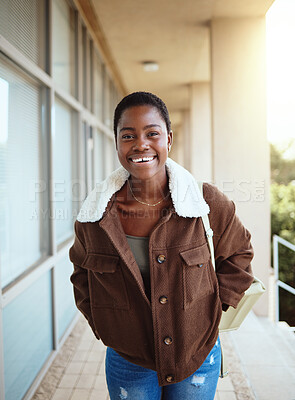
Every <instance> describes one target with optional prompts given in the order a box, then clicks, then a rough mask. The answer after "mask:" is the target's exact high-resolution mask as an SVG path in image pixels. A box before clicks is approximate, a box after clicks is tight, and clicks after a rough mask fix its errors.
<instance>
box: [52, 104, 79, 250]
mask: <svg viewBox="0 0 295 400" xmlns="http://www.w3.org/2000/svg"><path fill="white" fill-rule="evenodd" d="M76 125H77V124H76V115H75V113H74V111H73V110H72V109H71V108H70V107H69V106H68V105H67V104H65V103H64V102H62V101H61V100H60V99H59V98H57V97H56V98H55V131H54V138H53V143H54V144H53V153H54V154H53V166H54V176H53V192H54V198H53V201H54V211H53V215H54V222H55V232H56V241H57V244H61V243H62V242H63V241H65V240H66V239H68V238H69V237H71V236H72V234H73V217H74V215H75V210H74V208H73V199H72V197H73V196H72V189H73V185H74V182H75V178H76V176H75V175H76V174H75V168H74V164H77V157H75V154H76V153H75V149H76V145H75V140H74V136H75V131H74V127H75V126H76Z"/></svg>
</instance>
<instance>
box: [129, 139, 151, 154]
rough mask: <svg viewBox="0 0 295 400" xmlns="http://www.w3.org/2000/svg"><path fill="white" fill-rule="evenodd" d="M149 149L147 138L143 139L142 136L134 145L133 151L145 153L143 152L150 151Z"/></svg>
mask: <svg viewBox="0 0 295 400" xmlns="http://www.w3.org/2000/svg"><path fill="white" fill-rule="evenodd" d="M149 147H150V146H149V143H148V140H147V139H146V138H145V137H141V136H139V137H138V138H137V139H136V141H135V143H134V145H133V149H134V150H137V151H143V150H146V149H149Z"/></svg>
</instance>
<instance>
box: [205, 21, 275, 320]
mask: <svg viewBox="0 0 295 400" xmlns="http://www.w3.org/2000/svg"><path fill="white" fill-rule="evenodd" d="M265 75H266V61H265V19H264V18H241V19H217V20H213V21H212V24H211V79H212V113H213V119H212V121H213V124H212V129H213V177H214V181H215V182H216V184H217V185H218V187H220V189H221V190H222V191H223V192H224V193H225V194H227V195H228V196H229V197H230V198H232V199H233V200H234V201H235V203H236V206H237V213H238V215H239V216H240V218H241V220H242V221H243V223H244V225H245V226H246V227H247V228H248V229H249V231H250V232H251V234H252V243H253V247H254V251H255V258H254V260H253V263H252V265H253V270H254V273H255V275H257V276H258V277H260V278H261V279H262V280H263V282H264V283H265V284H266V285H267V284H268V278H269V272H268V271H269V266H270V201H269V185H270V161H269V146H268V142H267V133H266V82H265V80H266V79H265ZM267 304H268V296H267V294H266V295H264V296H262V298H261V300H260V301H259V302H258V304H257V307H256V308H255V311H256V313H258V314H260V315H267Z"/></svg>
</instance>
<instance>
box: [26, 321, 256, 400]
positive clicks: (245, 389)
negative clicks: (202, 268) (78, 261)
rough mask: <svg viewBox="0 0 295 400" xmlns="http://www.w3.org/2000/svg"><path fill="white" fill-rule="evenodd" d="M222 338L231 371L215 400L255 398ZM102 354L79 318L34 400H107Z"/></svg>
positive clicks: (223, 336)
mask: <svg viewBox="0 0 295 400" xmlns="http://www.w3.org/2000/svg"><path fill="white" fill-rule="evenodd" d="M221 340H222V344H223V347H224V351H225V352H226V354H227V363H228V367H229V370H230V371H231V373H230V375H228V376H227V377H225V378H223V379H219V383H218V388H217V394H216V397H215V400H254V399H255V397H254V395H253V392H252V390H251V388H250V386H249V384H248V382H247V379H246V378H245V375H244V373H243V370H242V366H241V364H240V361H239V358H238V356H237V355H236V352H235V351H234V349H233V347H232V344H231V343H230V340H229V336H228V335H227V334H223V335H221ZM104 355H105V347H104V345H103V344H102V343H101V341H97V340H96V339H95V338H94V336H93V334H92V332H91V330H90V328H89V327H88V324H87V322H86V320H84V318H83V317H81V318H80V319H79V321H78V323H77V325H76V326H75V328H74V330H73V331H72V333H71V334H70V336H69V337H68V339H67V340H66V342H65V343H64V345H63V347H62V349H61V351H60V353H59V354H58V355H57V357H56V358H55V360H54V362H53V364H52V366H51V367H50V369H49V371H48V372H47V374H46V375H45V377H44V379H43V381H42V382H41V385H40V386H39V388H38V389H37V391H36V393H35V395H34V396H33V400H109V396H108V394H107V388H106V383H105V375H104ZM138 400H140V399H138Z"/></svg>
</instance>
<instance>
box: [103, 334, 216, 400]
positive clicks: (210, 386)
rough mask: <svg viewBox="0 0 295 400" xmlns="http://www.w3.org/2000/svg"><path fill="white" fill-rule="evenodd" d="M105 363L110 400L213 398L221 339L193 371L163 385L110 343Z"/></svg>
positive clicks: (153, 373)
mask: <svg viewBox="0 0 295 400" xmlns="http://www.w3.org/2000/svg"><path fill="white" fill-rule="evenodd" d="M105 366H106V379H107V386H108V390H109V394H110V399H111V400H125V399H126V400H160V399H163V400H180V399H181V400H213V399H214V396H215V392H216V387H217V381H218V377H219V373H220V366H221V349H220V341H219V338H218V339H217V341H216V343H215V345H214V347H213V348H212V350H211V351H210V353H209V354H208V356H207V358H206V360H205V361H204V363H203V364H202V365H201V367H200V368H199V369H198V370H197V371H196V372H194V373H193V374H192V375H191V376H189V377H188V378H186V379H185V380H183V381H181V382H178V383H173V384H171V385H168V386H164V387H160V386H159V384H158V378H157V373H156V372H155V371H153V370H151V369H147V368H143V367H140V366H138V365H135V364H132V363H130V362H129V361H127V360H125V359H124V358H123V357H121V356H120V355H119V354H118V353H116V352H115V351H114V350H113V349H111V348H109V347H108V348H107V353H106V365H105Z"/></svg>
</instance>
